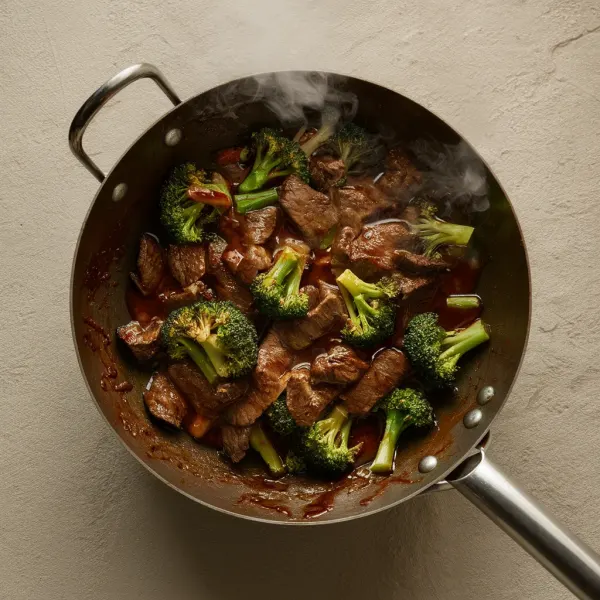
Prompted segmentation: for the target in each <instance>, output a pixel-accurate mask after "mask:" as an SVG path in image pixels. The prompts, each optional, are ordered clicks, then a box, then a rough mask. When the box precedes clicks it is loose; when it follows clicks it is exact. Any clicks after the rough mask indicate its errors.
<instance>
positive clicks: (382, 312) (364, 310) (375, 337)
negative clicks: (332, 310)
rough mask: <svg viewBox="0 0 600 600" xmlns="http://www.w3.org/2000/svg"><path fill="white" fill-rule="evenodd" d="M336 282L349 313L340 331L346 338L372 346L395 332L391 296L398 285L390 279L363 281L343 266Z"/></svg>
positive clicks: (394, 312)
mask: <svg viewBox="0 0 600 600" xmlns="http://www.w3.org/2000/svg"><path fill="white" fill-rule="evenodd" d="M337 282H338V286H339V288H340V292H341V293H342V297H343V298H344V302H345V303H346V307H347V309H348V314H349V315H350V318H349V319H348V322H347V324H346V326H345V327H344V329H342V333H341V335H342V339H343V340H344V341H345V342H347V343H348V344H350V345H351V346H356V347H358V348H371V347H373V346H376V345H377V344H380V343H381V342H383V341H384V340H385V339H386V338H388V337H389V336H390V335H392V333H394V325H395V322H396V310H395V307H394V306H393V304H392V303H391V302H390V300H391V298H395V297H396V296H397V294H398V288H397V286H396V285H395V284H394V282H393V281H392V280H391V279H383V280H382V281H380V282H379V283H366V282H365V281H363V280H362V279H360V278H358V277H357V276H356V275H355V274H354V273H352V271H350V270H349V269H346V270H345V271H344V272H343V273H342V274H341V275H340V276H339V277H338V278H337Z"/></svg>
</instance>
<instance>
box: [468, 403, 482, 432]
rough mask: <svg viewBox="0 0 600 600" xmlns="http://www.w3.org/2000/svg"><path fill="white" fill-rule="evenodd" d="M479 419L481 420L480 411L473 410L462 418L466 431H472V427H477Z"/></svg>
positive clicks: (477, 409)
mask: <svg viewBox="0 0 600 600" xmlns="http://www.w3.org/2000/svg"><path fill="white" fill-rule="evenodd" d="M481 419H483V413H482V412H481V409H479V408H474V409H473V410H470V411H469V412H468V413H467V414H466V415H465V416H464V418H463V425H464V426H465V427H466V428H467V429H473V427H477V425H479V423H480V422H481Z"/></svg>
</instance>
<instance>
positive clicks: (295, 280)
mask: <svg viewBox="0 0 600 600" xmlns="http://www.w3.org/2000/svg"><path fill="white" fill-rule="evenodd" d="M303 272H304V261H300V260H298V261H297V262H296V265H295V266H294V268H293V270H292V271H291V275H290V276H289V277H288V278H287V279H286V280H285V297H286V298H288V297H289V296H294V295H295V294H297V293H298V292H299V291H300V281H301V280H302V273H303Z"/></svg>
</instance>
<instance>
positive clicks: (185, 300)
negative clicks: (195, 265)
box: [160, 281, 214, 310]
mask: <svg viewBox="0 0 600 600" xmlns="http://www.w3.org/2000/svg"><path fill="white" fill-rule="evenodd" d="M160 297H161V299H162V300H163V302H164V303H165V304H166V305H167V308H168V309H169V310H175V309H176V308H181V307H182V306H187V305H188V304H192V302H195V301H196V300H199V299H200V298H203V299H204V300H213V299H214V294H213V292H212V290H211V289H210V288H208V287H206V285H205V284H204V283H203V282H202V281H196V283H192V284H191V285H188V286H187V287H185V288H183V289H179V290H169V291H166V292H163V293H162V294H161V295H160Z"/></svg>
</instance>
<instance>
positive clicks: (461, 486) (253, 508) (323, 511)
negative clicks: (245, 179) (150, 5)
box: [69, 64, 600, 598]
mask: <svg viewBox="0 0 600 600" xmlns="http://www.w3.org/2000/svg"><path fill="white" fill-rule="evenodd" d="M283 75H289V76H291V77H292V78H293V79H296V80H297V79H298V78H300V79H303V80H305V81H309V82H310V81H312V80H316V81H318V82H320V84H322V83H323V82H325V84H326V91H327V93H330V92H331V93H334V94H336V95H339V94H342V95H344V94H353V95H355V97H356V98H358V105H357V114H356V120H357V122H359V123H361V124H363V125H365V126H366V127H367V128H368V129H370V130H372V131H382V132H388V133H389V132H393V133H394V135H395V136H396V137H398V138H401V139H403V140H406V141H410V140H414V139H416V138H417V137H419V138H420V137H424V136H427V137H430V138H433V139H435V140H438V141H440V142H444V143H450V144H455V143H458V142H459V141H462V138H461V136H460V135H459V134H458V133H456V132H455V131H454V130H453V129H452V128H451V127H449V126H448V125H447V124H445V123H444V122H443V121H442V120H441V119H440V118H438V117H437V116H435V115H434V114H432V113H431V112H430V111H428V110H426V109H425V108H423V107H422V106H419V105H418V104H416V103H415V102H413V101H411V100H410V99H408V98H406V97H405V96H402V95H400V94H398V93H397V92H394V91H391V90H389V89H386V88H383V87H381V86H379V85H376V84H374V83H370V82H367V81H363V80H360V79H356V78H353V77H345V76H341V75H336V74H330V73H326V74H325V73H318V72H291V73H288V74H283ZM141 78H151V79H152V80H153V81H155V82H156V84H157V85H158V86H159V87H160V89H161V90H162V91H163V92H164V93H165V94H166V95H167V97H168V98H169V100H171V102H172V103H173V105H174V108H173V109H172V110H171V111H170V112H168V113H167V114H166V115H164V116H163V117H162V118H161V119H160V120H159V121H158V122H157V123H155V124H154V125H152V126H151V127H150V128H149V129H148V130H147V131H146V132H145V133H143V134H142V135H141V136H140V137H139V138H138V140H137V141H136V142H135V143H134V144H133V145H132V146H131V147H130V148H129V149H128V150H127V151H126V152H125V154H124V155H123V156H122V158H121V159H120V160H119V161H118V162H117V164H116V165H115V166H114V167H113V168H112V170H111V171H110V173H108V174H107V175H105V174H104V173H102V172H101V171H100V169H99V168H98V167H97V166H96V165H95V164H94V163H93V161H92V160H91V159H90V157H89V156H88V155H87V154H86V152H85V151H84V150H83V146H82V137H83V134H84V131H85V129H86V127H87V125H88V124H89V122H90V120H91V119H92V118H93V116H94V115H95V114H96V113H97V112H98V110H99V109H100V108H101V107H102V106H103V105H104V104H105V103H106V102H107V101H108V100H109V99H110V98H112V97H113V96H114V95H115V94H116V93H117V92H118V91H119V90H121V89H123V88H124V87H126V86H127V85H129V84H130V83H132V82H134V81H136V80H138V79H141ZM281 81H282V74H273V73H271V74H265V75H260V76H256V77H247V78H243V79H239V80H236V81H232V82H229V83H226V84H224V85H221V86H219V87H216V88H214V89H212V90H209V91H207V92H204V93H202V94H200V95H198V96H195V97H193V98H191V99H189V100H187V101H186V102H182V101H181V100H180V99H179V97H178V96H177V94H176V93H175V91H174V90H173V88H172V87H171V86H170V85H169V83H168V82H167V81H166V80H165V78H164V76H163V75H162V74H161V73H160V71H159V70H158V69H156V68H155V67H153V66H151V65H148V64H139V65H134V66H132V67H130V68H128V69H125V70H124V71H122V72H120V73H119V74H118V75H116V76H115V77H113V78H112V79H111V80H110V81H108V82H107V83H105V84H104V85H103V86H102V87H100V88H99V89H98V90H97V91H96V92H95V93H94V94H93V95H92V96H91V97H90V98H89V99H88V100H87V101H86V102H85V103H84V104H83V106H82V107H81V109H80V110H79V112H78V113H77V115H76V116H75V118H74V119H73V122H72V124H71V128H70V131H69V142H70V146H71V149H72V150H73V152H74V154H75V156H76V157H77V158H78V159H79V160H80V161H81V162H82V163H83V165H84V166H85V167H86V168H87V169H88V170H89V171H90V172H91V173H92V174H93V175H94V176H95V177H96V178H97V179H98V181H99V182H100V184H101V185H100V188H99V190H98V192H97V194H96V197H95V198H94V200H93V202H92V205H91V208H90V210H89V212H88V214H87V217H86V219H85V222H84V224H83V228H82V231H81V234H80V237H79V241H78V244H77V249H76V252H75V259H74V265H73V272H72V281H71V317H72V328H73V337H74V341H75V347H76V350H77V355H78V358H79V363H80V366H81V370H82V372H83V376H84V378H85V380H86V382H87V385H88V388H89V390H90V393H91V395H92V397H93V398H94V400H95V402H96V405H97V407H98V409H99V410H100V412H101V413H102V415H104V417H105V418H106V421H107V422H108V423H109V424H110V426H111V427H112V428H113V429H114V430H115V432H116V433H117V435H118V436H119V438H120V439H121V441H122V442H123V443H124V445H125V446H126V447H127V448H128V450H129V451H130V452H131V454H133V456H135V457H136V458H137V459H138V460H139V461H140V462H141V463H142V464H143V465H144V466H145V467H146V468H147V469H148V470H149V471H151V472H152V473H153V474H154V475H156V476H157V477H158V478H160V479H161V480H162V481H164V482H165V483H167V484H168V485H170V486H171V487H172V488H174V489H176V490H178V491H179V492H181V493H183V494H185V495H186V496H188V497H189V498H191V499H193V500H195V501H197V502H199V503H201V504H203V505H205V506H209V507H211V508H215V509H217V510H220V511H222V512H226V513H228V514H230V515H234V516H239V517H245V518H249V519H255V520H258V521H263V522H268V523H291V524H307V523H312V524H324V523H334V522H338V521H343V520H348V519H354V518H358V517H363V516H366V515H369V514H372V513H375V512H378V511H381V510H384V509H386V508H389V507H391V506H395V505H397V504H399V503H401V502H405V501H406V500H409V499H410V498H412V497H414V496H417V495H418V494H422V493H423V492H425V491H426V490H428V489H429V488H432V486H436V485H437V486H438V487H439V486H440V482H443V481H445V482H447V483H446V484H443V485H449V486H453V487H454V488H456V489H458V490H459V491H460V492H461V493H462V494H463V495H464V496H465V497H466V498H468V499H469V500H470V501H471V502H473V503H474V504H475V505H477V506H478V507H479V508H480V509H481V510H483V512H485V513H486V514H487V515H488V516H489V517H490V518H492V519H493V520H494V521H495V522H496V523H497V524H498V525H499V526H500V527H501V528H503V529H504V530H505V531H506V532H507V533H508V534H509V535H511V536H512V537H513V538H514V539H515V540H516V541H517V542H519V543H520V544H521V545H522V546H523V547H524V548H525V549H526V550H527V551H528V552H530V553H531V554H532V555H533V556H534V557H535V558H536V559H537V560H539V561H540V562H541V563H542V564H543V565H544V566H545V567H546V568H547V569H548V570H549V571H551V572H552V573H553V574H554V575H555V576H556V577H557V578H558V579H560V580H561V581H562V582H563V583H564V584H565V585H566V586H567V587H568V588H569V589H571V591H573V593H575V594H576V595H577V596H579V597H580V598H599V597H600V566H599V564H598V557H597V555H596V554H595V553H594V552H593V551H592V550H591V549H589V548H587V547H586V546H585V545H584V544H583V543H582V542H580V541H578V540H577V539H576V538H575V537H574V536H573V535H572V534H570V533H569V532H567V531H566V530H565V529H564V528H563V527H561V526H560V525H558V524H557V523H556V521H554V520H553V519H552V518H551V517H550V516H548V515H547V514H546V513H545V512H544V511H543V509H542V508H540V507H539V506H538V505H537V504H536V503H535V502H534V500H532V499H531V498H530V497H528V496H527V495H526V494H525V493H524V492H522V491H519V489H518V488H517V487H516V486H515V485H514V483H512V482H510V481H509V479H508V478H506V477H505V476H504V475H503V474H502V473H501V472H500V470H499V469H498V468H497V467H495V466H494V465H493V464H492V463H490V461H489V459H488V458H487V457H486V455H485V452H484V450H483V449H482V448H481V444H480V442H481V440H482V439H483V438H484V436H485V435H486V433H487V432H488V430H489V428H490V426H491V424H492V422H493V420H494V418H495V417H496V416H497V414H498V413H499V412H500V410H501V409H502V406H503V405H504V403H505V401H506V399H507V397H508V394H509V392H510V389H511V386H512V384H513V381H514V379H515V377H516V375H517V372H518V370H519V365H520V363H521V359H522V357H523V353H524V350H525V346H526V341H527V335H528V328H529V317H530V278H529V268H528V263H527V255H526V251H525V246H524V241H523V237H522V233H521V230H520V228H519V224H518V222H517V219H516V217H515V214H514V212H513V209H512V207H511V204H510V202H509V200H508V198H507V197H506V194H505V193H504V191H503V190H502V188H501V186H500V184H499V183H498V181H497V180H496V178H495V177H494V175H493V174H492V173H491V171H490V170H489V169H488V168H487V167H484V169H485V176H486V177H487V183H488V186H489V200H490V207H489V209H488V210H486V211H483V212H480V213H477V214H475V215H474V219H475V225H476V236H477V239H475V241H474V245H475V247H476V248H477V249H478V251H479V252H480V254H481V257H482V258H483V259H484V261H485V263H486V265H487V266H486V267H485V269H484V270H483V272H482V276H481V278H480V281H479V283H478V289H477V293H479V294H480V295H481V296H482V297H483V298H484V299H485V318H486V321H487V322H488V323H489V324H490V326H491V329H492V331H493V335H492V341H491V343H490V344H489V346H488V348H487V349H486V350H485V351H483V352H481V353H479V354H478V356H477V357H475V358H474V357H468V358H466V359H465V361H464V365H463V368H462V374H461V377H460V381H459V384H458V393H457V394H456V397H455V399H454V400H452V401H448V402H447V403H445V404H443V405H442V406H437V407H436V415H437V418H438V420H439V427H438V428H437V429H436V430H435V431H434V432H433V433H432V434H431V435H429V436H428V437H426V438H425V439H416V438H415V439H413V440H410V441H409V443H408V445H407V447H403V448H402V449H401V450H400V451H399V453H398V458H397V465H396V470H395V473H394V475H392V476H391V477H389V478H387V479H380V478H375V479H372V478H370V477H368V476H366V475H365V474H364V473H363V472H361V470H360V469H359V470H358V472H356V473H355V474H353V475H352V476H351V477H349V478H348V479H346V480H344V482H341V483H340V482H337V483H319V482H314V481H307V480H303V479H301V478H286V480H284V481H279V482H269V481H265V480H264V477H263V475H262V470H261V469H260V467H259V466H258V465H252V464H249V465H248V466H247V467H245V468H244V469H243V470H240V469H239V468H237V467H234V466H232V465H231V464H229V463H228V462H227V461H226V460H224V459H223V458H222V457H221V456H220V455H219V454H218V453H217V452H215V451H214V450H213V449H211V448H207V447H206V446H203V445H199V444H197V443H195V442H193V441H192V440H191V438H189V436H187V435H185V434H183V433H169V432H165V431H162V430H160V429H159V428H156V427H154V426H153V425H152V424H151V423H150V421H149V419H148V417H147V415H146V413H145V410H144V407H143V402H142V392H143V390H144V388H145V386H146V384H147V381H148V376H149V373H148V372H144V371H143V370H141V369H140V368H139V367H138V366H137V365H135V364H133V363H132V362H130V361H129V359H128V358H127V355H126V353H121V352H119V349H118V348H116V347H115V345H116V344H117V343H118V342H117V341H116V340H115V335H114V331H115V328H116V327H117V326H118V325H121V324H123V323H126V322H127V321H128V320H129V315H128V310H127V305H126V297H125V288H126V286H127V281H128V274H129V271H130V270H131V269H132V268H133V266H134V265H135V258H136V252H137V244H138V239H139V236H140V234H141V233H142V232H143V231H145V230H152V226H153V222H152V219H153V215H154V214H155V212H156V211H155V209H154V206H155V202H156V197H157V190H158V189H159V187H160V184H161V182H162V180H163V179H164V177H165V175H166V173H167V172H168V171H169V169H170V168H172V167H173V166H174V165H176V164H178V163H181V162H183V161H185V160H195V161H197V163H198V164H203V165H206V164H210V162H211V156H212V153H213V152H214V151H215V150H216V149H220V148H225V147H227V146H232V145H235V144H236V143H239V141H240V139H242V138H243V137H244V136H246V135H247V134H248V133H249V132H250V131H252V130H253V129H255V128H256V127H257V126H258V125H265V124H277V117H276V115H275V114H274V112H273V110H272V107H273V103H272V102H271V100H272V99H273V98H277V97H279V96H280V92H282V91H284V90H282V89H280V82H281ZM482 164H483V163H482ZM365 470H366V469H365ZM288 479H289V481H288Z"/></svg>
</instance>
